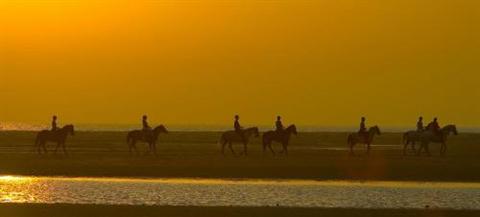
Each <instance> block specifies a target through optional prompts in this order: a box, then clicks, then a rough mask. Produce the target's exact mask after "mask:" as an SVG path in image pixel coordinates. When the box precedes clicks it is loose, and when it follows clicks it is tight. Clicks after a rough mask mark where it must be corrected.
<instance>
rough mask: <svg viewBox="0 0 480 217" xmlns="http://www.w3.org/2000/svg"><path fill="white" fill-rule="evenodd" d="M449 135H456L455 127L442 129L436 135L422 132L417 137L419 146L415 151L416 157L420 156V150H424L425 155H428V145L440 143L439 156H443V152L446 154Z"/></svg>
mask: <svg viewBox="0 0 480 217" xmlns="http://www.w3.org/2000/svg"><path fill="white" fill-rule="evenodd" d="M450 133H453V134H454V135H458V132H457V127H456V126H455V125H453V124H450V125H447V126H445V127H443V128H442V129H440V132H438V133H435V132H433V130H427V131H424V132H422V133H421V135H420V137H419V141H420V144H421V146H420V148H419V149H418V151H417V155H420V154H421V151H422V149H425V152H426V153H427V155H430V150H429V147H428V146H429V144H430V143H440V144H441V146H440V155H442V156H443V155H445V152H447V138H448V136H449V135H450Z"/></svg>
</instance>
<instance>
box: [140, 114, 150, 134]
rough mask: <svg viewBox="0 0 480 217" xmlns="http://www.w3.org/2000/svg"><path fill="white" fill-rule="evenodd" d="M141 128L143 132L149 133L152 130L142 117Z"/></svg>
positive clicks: (145, 118) (144, 117) (145, 117)
mask: <svg viewBox="0 0 480 217" xmlns="http://www.w3.org/2000/svg"><path fill="white" fill-rule="evenodd" d="M142 126H143V128H142V129H143V131H149V130H151V129H152V128H151V127H150V125H148V122H147V116H146V115H144V116H143V118H142Z"/></svg>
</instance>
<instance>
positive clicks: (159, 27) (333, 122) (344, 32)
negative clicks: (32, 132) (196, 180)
mask: <svg viewBox="0 0 480 217" xmlns="http://www.w3.org/2000/svg"><path fill="white" fill-rule="evenodd" d="M0 100H1V101H0V102H1V103H0V124H1V123H2V122H5V121H7V122H20V123H46V124H48V123H49V122H50V117H51V115H53V114H57V115H58V116H59V117H60V123H61V124H62V123H67V122H68V123H138V122H139V121H140V117H141V115H143V114H144V113H145V114H148V115H149V116H150V119H151V122H152V123H160V122H161V123H165V124H230V123H231V122H232V118H233V115H234V114H237V113H238V114H240V115H241V117H242V122H243V123H244V124H245V125H255V124H273V122H274V118H275V116H276V115H277V114H280V115H282V116H283V117H284V119H285V120H284V121H285V122H286V123H296V124H298V125H319V126H349V125H354V126H357V125H358V121H359V118H360V116H366V117H367V118H368V121H369V122H368V123H369V124H378V125H380V126H412V127H414V126H415V122H416V118H417V117H418V116H419V115H423V116H425V118H426V119H427V121H429V119H431V118H433V116H438V117H439V119H440V123H441V124H446V123H456V124H457V125H460V126H468V127H471V126H479V125H480V1H476V0H448V1H447V0H335V1H333V0H318V1H313V0H312V1H302V0H291V1H288V0H282V1H281V0H279V1H249V0H243V1H242V0H239V1H153V0H151V1H146V0H144V1H142V0H135V1H134V0H131V1H127V0H124V1H122V0H118V1H93V0H91V1H89V0H78V1H60V0H58V1H53V0H50V1H41V0H36V1H35V0H23V1H22V0H0Z"/></svg>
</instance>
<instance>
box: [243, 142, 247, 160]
mask: <svg viewBox="0 0 480 217" xmlns="http://www.w3.org/2000/svg"><path fill="white" fill-rule="evenodd" d="M247 145H248V143H247V142H244V143H243V153H245V157H246V156H247V155H248V153H247Z"/></svg>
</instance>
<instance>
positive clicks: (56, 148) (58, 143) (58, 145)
mask: <svg viewBox="0 0 480 217" xmlns="http://www.w3.org/2000/svg"><path fill="white" fill-rule="evenodd" d="M59 147H60V142H57V147H55V152H53V153H54V154H57V150H58V148H59Z"/></svg>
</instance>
